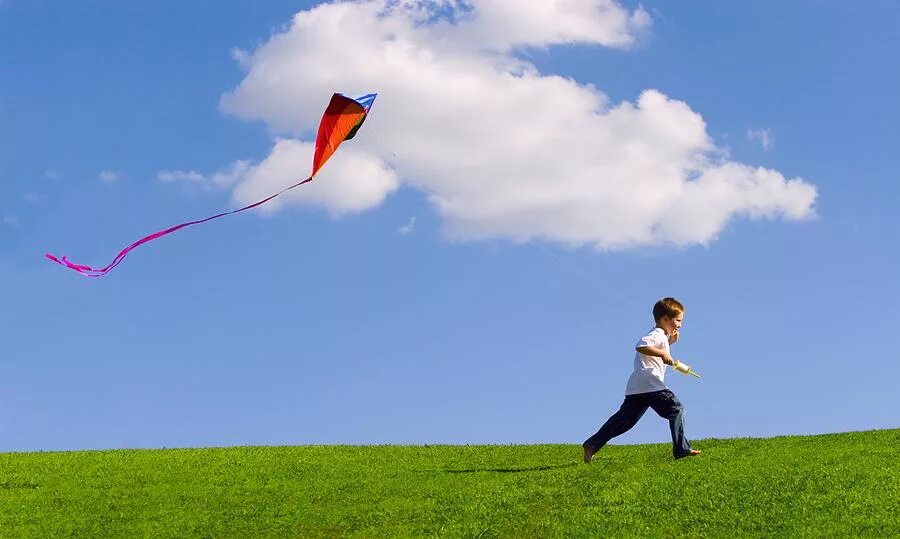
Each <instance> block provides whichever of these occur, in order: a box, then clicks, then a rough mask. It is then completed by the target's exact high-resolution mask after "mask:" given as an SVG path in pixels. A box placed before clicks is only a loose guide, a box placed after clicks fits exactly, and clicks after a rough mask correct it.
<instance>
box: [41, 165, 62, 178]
mask: <svg viewBox="0 0 900 539" xmlns="http://www.w3.org/2000/svg"><path fill="white" fill-rule="evenodd" d="M62 177H63V176H62V172H60V171H58V170H55V169H52V168H48V169H47V170H45V171H44V179H46V180H61V179H62Z"/></svg>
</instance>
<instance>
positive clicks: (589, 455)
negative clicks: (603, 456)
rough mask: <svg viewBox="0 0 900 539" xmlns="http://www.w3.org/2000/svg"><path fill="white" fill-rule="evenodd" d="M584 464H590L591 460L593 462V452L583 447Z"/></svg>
mask: <svg viewBox="0 0 900 539" xmlns="http://www.w3.org/2000/svg"><path fill="white" fill-rule="evenodd" d="M583 449H584V463H585V464H590V463H591V461H592V460H594V451H591V450H590V449H588V448H587V447H584V448H583Z"/></svg>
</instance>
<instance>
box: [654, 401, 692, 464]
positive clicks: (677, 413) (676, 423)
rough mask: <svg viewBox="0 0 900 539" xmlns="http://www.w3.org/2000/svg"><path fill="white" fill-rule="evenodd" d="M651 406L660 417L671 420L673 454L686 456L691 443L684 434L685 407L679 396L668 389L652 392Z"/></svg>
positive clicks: (689, 451)
mask: <svg viewBox="0 0 900 539" xmlns="http://www.w3.org/2000/svg"><path fill="white" fill-rule="evenodd" d="M652 395H653V397H652V398H651V400H650V407H651V408H653V411H654V412H656V413H657V414H659V416H660V417H663V418H665V419H668V420H669V430H670V431H671V432H672V455H674V456H675V458H676V459H680V458H681V457H685V456H687V455H689V454H690V453H691V443H690V442H688V439H687V438H686V437H685V435H684V407H683V406H682V405H681V402H680V401H679V400H678V397H676V396H675V394H674V393H672V392H671V391H669V390H668V389H664V390H662V391H657V392H655V393H652Z"/></svg>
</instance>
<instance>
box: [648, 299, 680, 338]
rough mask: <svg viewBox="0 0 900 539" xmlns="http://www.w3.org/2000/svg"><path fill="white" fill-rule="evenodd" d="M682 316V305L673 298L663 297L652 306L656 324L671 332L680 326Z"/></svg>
mask: <svg viewBox="0 0 900 539" xmlns="http://www.w3.org/2000/svg"><path fill="white" fill-rule="evenodd" d="M682 317H684V305H682V304H681V302H679V301H678V300H677V299H675V298H663V299H661V300H659V301H657V302H656V305H654V306H653V319H654V320H655V321H656V325H657V326H659V327H661V328H663V329H664V330H666V332H667V333H671V332H672V331H673V330H677V329H678V328H680V327H681V319H682Z"/></svg>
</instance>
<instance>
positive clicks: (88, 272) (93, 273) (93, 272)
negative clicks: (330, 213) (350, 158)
mask: <svg viewBox="0 0 900 539" xmlns="http://www.w3.org/2000/svg"><path fill="white" fill-rule="evenodd" d="M312 179H313V177H312V176H310V177H309V178H306V179H305V180H303V181H300V182H297V183H295V184H293V185H290V186H288V187H285V188H284V189H282V190H281V191H278V192H277V193H275V194H274V195H270V196H268V197H266V198H264V199H262V200H260V201H258V202H254V203H253V204H250V205H247V206H244V207H243V208H238V209H236V210H231V211H226V212H222V213H217V214H216V215H211V216H209V217H206V218H204V219H197V220H196V221H188V222H186V223H181V224H178V225H175V226H172V227H169V228H166V229H164V230H160V231H158V232H154V233H153V234H150V235H149V236H145V237H143V238H141V239H139V240H137V241H136V242H134V243H132V244H131V245H129V246H128V247H126V248H124V249H122V251H120V252H119V254H118V255H116V257H115V258H114V259H113V261H112V262H110V263H109V264H108V265H107V266H106V267H105V268H100V269H95V268H92V267H90V266H85V265H82V264H74V263H72V262H70V261H69V259H68V258H67V257H65V256H63V257H56V256H54V255H52V254H50V253H47V254H45V255H44V256H45V257H46V258H48V259H49V260H52V261H53V262H56V263H57V264H59V265H61V266H65V267H67V268H69V269H71V270H74V271H77V272H78V273H80V274H82V275H84V276H85V277H101V276H103V275H105V274H107V273H109V272H110V271H112V270H113V268H115V267H116V266H118V265H119V264H120V263H121V262H122V260H124V259H125V257H126V256H127V255H128V253H129V252H131V251H132V250H133V249H136V248H137V247H139V246H141V245H143V244H145V243H147V242H149V241H153V240H155V239H157V238H161V237H163V236H165V235H167V234H171V233H172V232H176V231H178V230H180V229H182V228H184V227H187V226H191V225H197V224H200V223H205V222H207V221H212V220H213V219H218V218H219V217H224V216H226V215H231V214H233V213H240V212H242V211H245V210H249V209H253V208H255V207H257V206H261V205H262V204H265V203H266V202H268V201H270V200H272V199H273V198H275V197H277V196H278V195H280V194H282V193H284V192H286V191H290V190H291V189H293V188H295V187H299V186H301V185H303V184H304V183H307V182H311V181H312Z"/></svg>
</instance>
